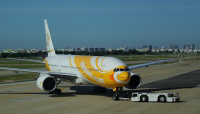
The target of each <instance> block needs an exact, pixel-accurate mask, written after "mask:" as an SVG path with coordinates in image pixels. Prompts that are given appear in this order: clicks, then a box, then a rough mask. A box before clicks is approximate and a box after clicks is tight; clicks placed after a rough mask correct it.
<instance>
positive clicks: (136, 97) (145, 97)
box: [131, 92, 180, 102]
mask: <svg viewBox="0 0 200 114" xmlns="http://www.w3.org/2000/svg"><path fill="white" fill-rule="evenodd" d="M179 100H180V97H179V95H178V92H176V93H175V92H172V93H132V96H131V101H140V102H149V101H150V102H178V101H179Z"/></svg>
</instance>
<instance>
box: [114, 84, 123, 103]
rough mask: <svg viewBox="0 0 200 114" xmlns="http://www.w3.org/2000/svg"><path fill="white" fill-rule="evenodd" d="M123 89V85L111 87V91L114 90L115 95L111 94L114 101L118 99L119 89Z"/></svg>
mask: <svg viewBox="0 0 200 114" xmlns="http://www.w3.org/2000/svg"><path fill="white" fill-rule="evenodd" d="M122 90H123V87H116V88H114V89H113V91H115V95H114V96H113V100H114V101H118V100H119V97H120V95H119V91H122Z"/></svg>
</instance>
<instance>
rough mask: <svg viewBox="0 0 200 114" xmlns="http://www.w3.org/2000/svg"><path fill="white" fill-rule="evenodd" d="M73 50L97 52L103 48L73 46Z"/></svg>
mask: <svg viewBox="0 0 200 114" xmlns="http://www.w3.org/2000/svg"><path fill="white" fill-rule="evenodd" d="M75 51H76V52H79V51H82V52H83V51H88V52H98V51H105V48H97V47H95V48H92V47H88V48H85V47H82V48H75Z"/></svg>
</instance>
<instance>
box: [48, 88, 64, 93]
mask: <svg viewBox="0 0 200 114" xmlns="http://www.w3.org/2000/svg"><path fill="white" fill-rule="evenodd" d="M49 94H61V89H57V88H56V89H55V90H53V91H50V92H49Z"/></svg>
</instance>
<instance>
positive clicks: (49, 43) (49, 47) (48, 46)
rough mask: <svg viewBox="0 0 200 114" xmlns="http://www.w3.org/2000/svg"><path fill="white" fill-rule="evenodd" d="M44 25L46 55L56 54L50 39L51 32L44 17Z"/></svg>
mask: <svg viewBox="0 0 200 114" xmlns="http://www.w3.org/2000/svg"><path fill="white" fill-rule="evenodd" d="M44 27H45V33H46V44H47V51H48V56H54V55H56V53H55V50H54V46H53V43H52V39H51V34H50V31H49V27H48V24H47V20H46V19H45V20H44Z"/></svg>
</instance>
